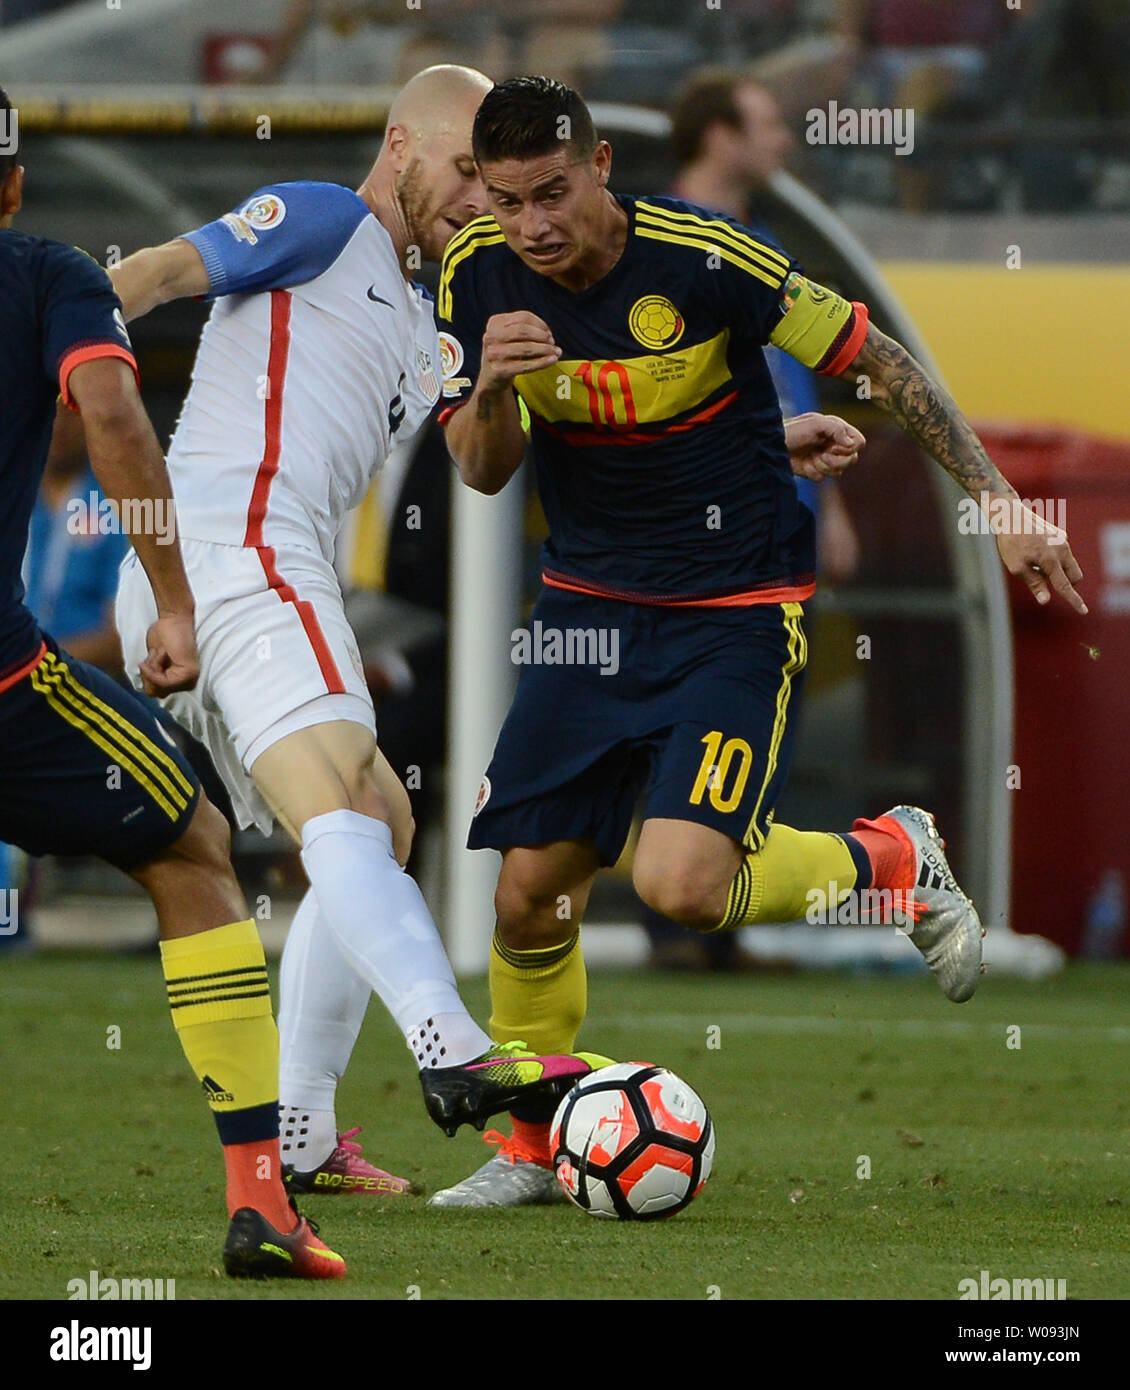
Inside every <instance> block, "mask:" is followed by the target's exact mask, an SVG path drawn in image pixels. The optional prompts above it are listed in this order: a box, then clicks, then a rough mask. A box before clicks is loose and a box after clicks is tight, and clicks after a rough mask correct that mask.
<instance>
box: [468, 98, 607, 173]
mask: <svg viewBox="0 0 1130 1390" xmlns="http://www.w3.org/2000/svg"><path fill="white" fill-rule="evenodd" d="M562 117H566V118H567V120H566V121H565V122H564V123H563V122H562ZM562 130H565V131H567V132H568V134H567V135H562ZM596 142H597V135H596V128H595V127H594V126H593V123H592V116H591V115H590V114H589V109H588V107H587V106H586V105H585V103H584V102H583V101H582V100H581V97H580V95H579V94H578V93H577V92H575V91H574V90H573V88H572V87H567V86H566V85H565V83H564V82H558V81H556V80H555V79H554V78H552V77H511V78H509V79H508V80H507V81H506V82H500V83H499V84H498V85H497V86H496V87H492V88H491V89H490V91H489V92H488V93H487V94H486V96H485V97H483V100H482V105H481V106H480V107H479V110H478V113H477V114H476V116H475V126H474V130H473V132H472V135H471V148H472V151H473V152H474V156H475V161H476V163H478V164H480V165H482V164H487V163H490V162H492V161H494V160H499V159H537V158H538V157H539V156H541V155H546V154H552V153H553V151H554V150H558V149H560V148H561V146H562V144H563V143H565V144H568V145H569V147H570V150H571V152H572V157H573V160H574V162H575V163H580V162H581V161H582V160H585V159H588V157H589V156H590V155H591V154H592V152H593V150H594V149H595V148H596Z"/></svg>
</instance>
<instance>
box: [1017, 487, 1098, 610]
mask: <svg viewBox="0 0 1130 1390" xmlns="http://www.w3.org/2000/svg"><path fill="white" fill-rule="evenodd" d="M1012 505H1013V513H1014V514H1013V524H1012V525H1010V527H1009V529H1008V531H1007V532H1005V533H999V534H998V535H997V550H998V551H999V552H1000V557H1001V560H1002V562H1003V563H1004V567H1005V569H1006V570H1008V572H1009V574H1018V575H1019V576H1020V577H1021V578H1022V579H1023V580H1024V582H1025V584H1027V585H1028V587H1029V589H1031V590H1032V593H1033V595H1034V597H1035V599H1036V602H1037V603H1041V604H1043V603H1047V602H1049V600H1050V599H1051V596H1052V590H1053V589H1054V590H1055V592H1056V593H1057V594H1059V596H1060V598H1062V599H1063V600H1064V602H1065V603H1069V604H1070V605H1071V607H1072V608H1074V609H1075V611H1076V613H1081V614H1084V615H1085V614H1086V613H1087V612H1088V609H1087V605H1086V604H1085V603H1084V602H1083V599H1082V598H1081V597H1080V595H1079V594H1078V593H1077V592H1076V590H1075V587H1074V586H1075V585H1076V584H1078V582H1079V581H1080V580H1081V579H1082V578H1083V571H1082V569H1081V568H1080V566H1079V561H1078V560H1076V558H1075V556H1074V555H1072V553H1071V547H1070V546H1069V545H1068V543H1067V532H1066V531H1064V530H1063V529H1062V528H1061V527H1059V526H1053V525H1052V523H1051V522H1050V521H1045V520H1044V518H1043V517H1041V516H1039V515H1038V514H1037V513H1036V512H1033V511H1031V510H1030V509H1029V508H1028V507H1025V506H1023V505H1022V504H1021V503H1020V502H1014V503H1013V504H1012Z"/></svg>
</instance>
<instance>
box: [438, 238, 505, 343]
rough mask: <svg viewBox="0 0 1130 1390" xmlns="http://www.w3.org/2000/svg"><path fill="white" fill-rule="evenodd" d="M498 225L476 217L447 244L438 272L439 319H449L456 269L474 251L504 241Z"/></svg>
mask: <svg viewBox="0 0 1130 1390" xmlns="http://www.w3.org/2000/svg"><path fill="white" fill-rule="evenodd" d="M505 240H506V238H505V237H504V236H503V235H502V231H501V229H500V228H499V225H498V223H497V222H496V221H495V220H494V218H493V217H476V218H475V220H474V222H468V223H467V225H466V226H465V227H464V228H463V229H462V230H461V231H459V232H457V233H456V235H455V236H453V237H452V238H451V240H450V241H449V242H448V244H447V250H446V251H445V252H444V253H443V270H442V271H441V272H440V279H439V298H438V302H437V306H436V307H437V308H438V310H439V316H440V318H444V319H448V320H450V318H451V308H452V298H451V280H452V277H453V276H454V274H455V271H456V269H457V268H458V267H459V266H460V265H461V264H462V262H463V261H465V260H466V259H467V257H468V256H473V255H474V254H475V252H476V251H478V250H480V249H481V248H482V247H484V246H497V245H498V243H499V242H500V241H505Z"/></svg>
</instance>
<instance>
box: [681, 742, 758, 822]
mask: <svg viewBox="0 0 1130 1390" xmlns="http://www.w3.org/2000/svg"><path fill="white" fill-rule="evenodd" d="M723 737H724V735H723V734H722V732H721V730H719V729H715V730H713V732H711V733H709V734H706V735H704V736H703V740H702V741H703V743H705V744H706V752H705V753H704V754H703V755H702V764H701V766H700V767H699V769H698V776H697V777H696V778H695V779H694V786H693V787H692V788H691V794H690V803H691V805H692V806H701V805H702V798H703V797H704V796H705V795H706V793H707V792H709V793H710V804H711V806H713V807H714V809H715V810H716V811H723V812H726V811H733V810H736V809H737V807H738V806H739V804H740V803H741V799H742V795H743V793H744V792H745V785H746V783H747V782H748V781H749V774H750V769H751V768H752V767H753V749H752V748H750V746H749V744H748V743H747V742H746V741H745V739H744V738H729V739H726V741H725V743H723V742H722V739H723ZM735 758H740V760H741V761H740V762H739V764H738V769H737V772H736V774H735V776H734V785H733V786H732V787H731V788H730V790H729V792H728V793H727V792H726V779H727V777H728V776H729V775H730V764H731V763H732V762H733V761H734V759H735Z"/></svg>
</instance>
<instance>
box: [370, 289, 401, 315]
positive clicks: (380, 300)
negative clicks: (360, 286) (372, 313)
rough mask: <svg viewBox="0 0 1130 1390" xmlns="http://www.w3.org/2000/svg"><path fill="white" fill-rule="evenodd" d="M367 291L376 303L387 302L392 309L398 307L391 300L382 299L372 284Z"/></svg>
mask: <svg viewBox="0 0 1130 1390" xmlns="http://www.w3.org/2000/svg"><path fill="white" fill-rule="evenodd" d="M365 293H366V294H367V295H368V296H369V298H370V299H371V300H372V301H373V303H374V304H387V305H388V307H389V308H390V309H395V308H396V305H395V304H392V303H391V302H390V301H389V300H387V299H382V298H381V297H380V295H379V294H374V293H373V287H372V285H370V286H369V288H368V289H367V290H366V291H365Z"/></svg>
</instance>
